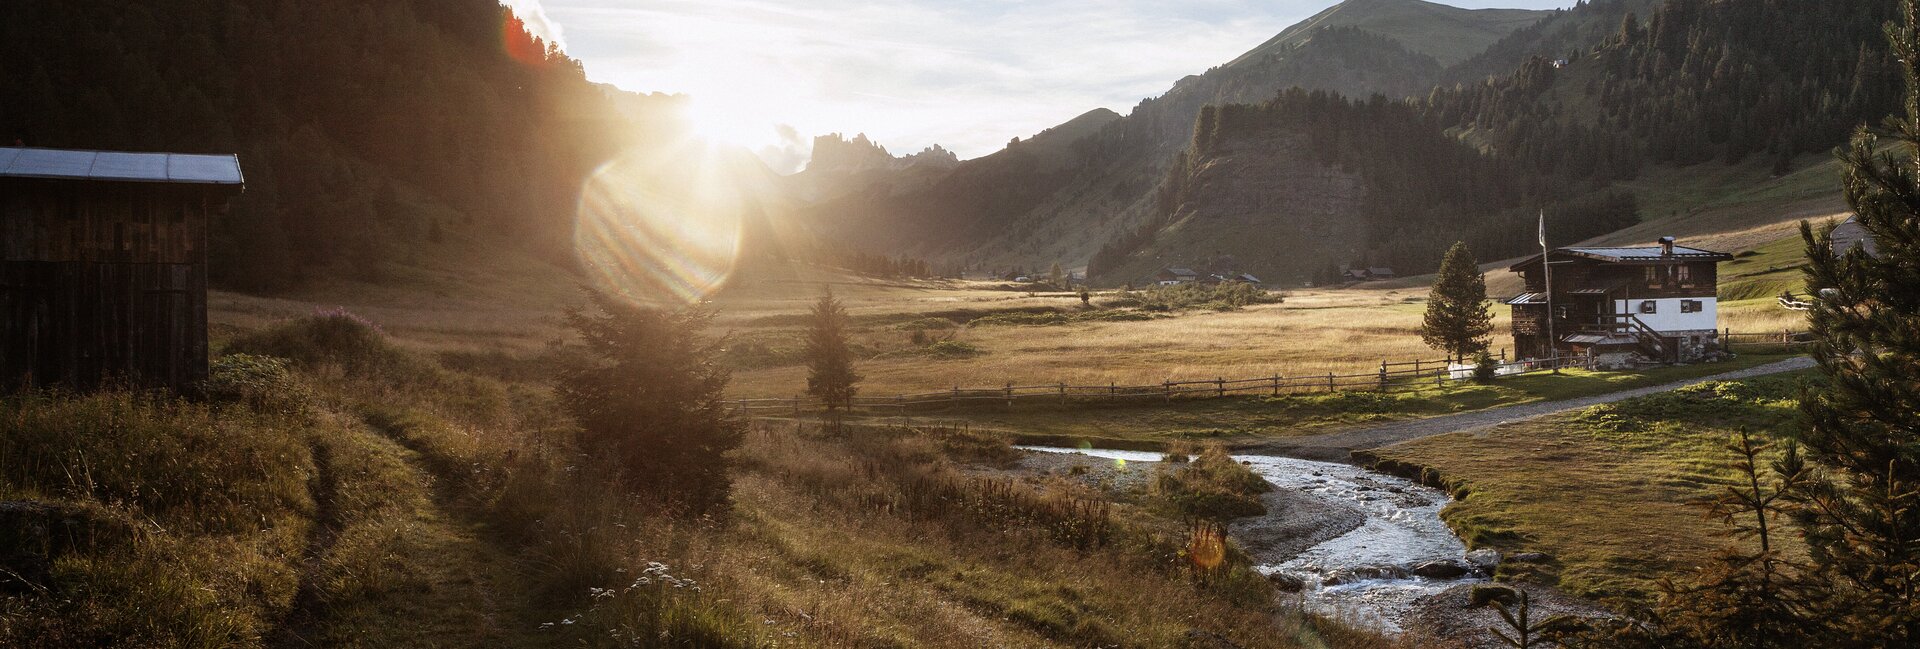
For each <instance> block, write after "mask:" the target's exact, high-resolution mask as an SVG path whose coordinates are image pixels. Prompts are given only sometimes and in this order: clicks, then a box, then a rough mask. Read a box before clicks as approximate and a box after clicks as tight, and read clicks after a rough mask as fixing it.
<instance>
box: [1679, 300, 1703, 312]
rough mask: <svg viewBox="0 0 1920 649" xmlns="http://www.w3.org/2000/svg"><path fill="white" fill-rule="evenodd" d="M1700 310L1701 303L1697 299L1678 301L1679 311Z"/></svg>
mask: <svg viewBox="0 0 1920 649" xmlns="http://www.w3.org/2000/svg"><path fill="white" fill-rule="evenodd" d="M1702 310H1703V309H1702V304H1701V303H1700V301H1699V300H1681V301H1680V312H1681V313H1699V312H1700V311H1702Z"/></svg>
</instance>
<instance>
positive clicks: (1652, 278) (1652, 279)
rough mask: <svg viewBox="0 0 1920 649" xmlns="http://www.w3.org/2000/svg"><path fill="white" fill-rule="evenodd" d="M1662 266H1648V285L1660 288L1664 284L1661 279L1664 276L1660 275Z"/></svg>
mask: <svg viewBox="0 0 1920 649" xmlns="http://www.w3.org/2000/svg"><path fill="white" fill-rule="evenodd" d="M1660 268H1661V267H1659V266H1648V267H1647V286H1648V287H1650V288H1660V285H1661V284H1662V281H1661V280H1662V278H1661V277H1660Z"/></svg>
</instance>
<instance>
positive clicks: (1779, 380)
mask: <svg viewBox="0 0 1920 649" xmlns="http://www.w3.org/2000/svg"><path fill="white" fill-rule="evenodd" d="M1811 376H1813V375H1812V373H1811V372H1800V373H1794V374H1788V375H1780V376H1771V377H1760V378H1755V379H1749V380H1745V381H1739V382H1712V383H1706V384H1702V385H1698V386H1693V387H1690V388H1686V389H1682V390H1678V391H1675V392H1669V393H1662V394H1657V395H1651V396H1647V397H1641V398H1638V399H1631V400H1627V401H1622V402H1618V403H1614V404H1607V405H1601V406H1594V407H1592V408H1587V409H1585V410H1582V411H1579V412H1575V413H1569V414H1564V415H1556V416H1552V417H1547V418H1542V419H1538V420H1532V421H1527V422H1520V423H1515V424H1509V425H1504V426H1500V427H1497V428H1494V429H1492V430H1490V431H1481V432H1474V433H1455V434H1450V435H1442V436H1437V437H1431V438H1426V439H1421V440H1415V441H1412V442H1407V443H1404V444H1399V445H1396V446H1392V447H1388V448H1386V449H1381V450H1379V451H1376V452H1375V454H1376V455H1377V457H1378V458H1379V459H1380V460H1381V462H1380V466H1381V467H1382V468H1384V469H1387V470H1391V471H1394V472H1398V473H1403V474H1406V475H1411V476H1419V477H1421V478H1423V479H1424V480H1426V481H1428V482H1430V483H1435V484H1439V485H1441V486H1444V487H1445V488H1447V489H1449V490H1451V491H1452V492H1453V493H1454V494H1455V497H1456V498H1457V500H1456V501H1455V502H1454V503H1453V504H1451V505H1448V506H1447V508H1446V509H1445V510H1444V511H1443V512H1442V514H1441V516H1442V518H1443V519H1445V520H1446V521H1447V523H1448V524H1449V525H1450V526H1452V527H1453V528H1454V530H1455V531H1457V532H1458V533H1459V534H1460V535H1461V537H1462V538H1464V539H1466V541H1467V542H1468V544H1469V545H1470V546H1472V547H1476V548H1480V547H1491V548H1496V549H1499V550H1501V551H1503V552H1506V553H1509V554H1511V553H1516V552H1542V553H1545V554H1547V555H1548V556H1549V557H1550V559H1549V560H1548V561H1547V562H1545V563H1540V564H1518V563H1509V564H1505V565H1503V566H1502V568H1501V571H1500V575H1499V576H1500V578H1502V579H1522V580H1528V581H1535V582H1540V583H1546V584H1551V585H1556V586H1558V587H1560V588H1562V589H1565V590H1567V591H1569V592H1572V593H1574V594H1577V595H1581V596H1587V597H1595V598H1599V599H1601V600H1602V601H1606V602H1609V603H1612V604H1616V605H1625V606H1631V605H1636V604H1645V603H1647V602H1648V601H1649V598H1650V596H1651V595H1652V594H1653V593H1654V592H1656V588H1655V584H1656V582H1657V581H1658V580H1659V579H1660V578H1661V577H1665V576H1669V575H1672V574H1673V573H1674V572H1676V571H1678V570H1681V569H1684V568H1686V567H1688V566H1691V565H1696V564H1698V563H1701V562H1704V561H1706V560H1707V559H1708V558H1710V557H1711V556H1712V555H1713V553H1714V552H1715V551H1716V550H1717V549H1719V548H1720V547H1723V545H1724V544H1728V543H1732V542H1733V541H1732V540H1730V539H1726V538H1724V537H1723V536H1722V532H1724V531H1725V530H1724V528H1723V527H1721V526H1720V525H1719V524H1718V523H1716V522H1714V521H1711V520H1706V519H1704V518H1703V513H1704V510H1703V509H1702V508H1701V507H1699V506H1697V505H1695V504H1694V503H1695V502H1697V501H1699V500H1701V499H1703V498H1707V497H1710V496H1711V495H1712V494H1713V493H1714V492H1716V491H1717V490H1718V489H1719V488H1720V487H1719V485H1721V484H1722V481H1723V480H1724V479H1726V478H1728V477H1730V475H1731V474H1730V473H1729V471H1728V469H1727V467H1728V464H1729V462H1730V461H1731V460H1732V458H1733V455H1732V453H1731V452H1730V451H1728V450H1726V448H1724V446H1725V444H1726V443H1727V442H1728V439H1729V438H1730V437H1731V436H1732V435H1733V433H1734V432H1735V430H1736V429H1737V428H1738V427H1742V426H1744V427H1747V428H1748V429H1749V430H1752V431H1754V432H1757V433H1760V434H1763V435H1767V436H1773V437H1792V436H1794V435H1796V434H1797V431H1798V428H1797V425H1798V424H1797V418H1796V406H1795V403H1796V396H1797V390H1798V386H1799V385H1800V383H1801V382H1802V381H1804V380H1808V378H1809V377H1811Z"/></svg>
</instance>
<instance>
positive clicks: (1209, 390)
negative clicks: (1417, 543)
mask: <svg viewBox="0 0 1920 649" xmlns="http://www.w3.org/2000/svg"><path fill="white" fill-rule="evenodd" d="M1720 336H1721V337H1720V341H1721V345H1723V346H1725V347H1726V348H1727V349H1729V350H1731V349H1733V348H1734V347H1735V346H1740V347H1751V348H1764V349H1781V348H1784V349H1785V350H1786V351H1789V352H1791V351H1794V350H1795V349H1804V348H1805V347H1806V346H1808V345H1811V344H1812V340H1813V335H1812V334H1810V333H1807V332H1795V331H1782V332H1779V333H1734V332H1733V331H1731V330H1728V331H1726V332H1724V333H1722V334H1721V335H1720ZM1495 360H1496V362H1497V368H1496V370H1497V371H1496V378H1508V377H1513V376H1521V375H1526V374H1534V373H1538V372H1549V371H1553V370H1555V369H1561V368H1570V367H1578V368H1586V369H1593V362H1594V361H1593V358H1591V357H1588V356H1563V357H1558V358H1552V359H1545V360H1508V359H1507V351H1506V350H1504V349H1502V350H1500V355H1499V357H1497V358H1496V359H1495ZM1461 364H1464V365H1468V366H1470V365H1471V363H1470V362H1469V361H1456V360H1453V359H1440V360H1411V361H1405V362H1387V361H1382V362H1381V363H1380V365H1379V367H1378V368H1377V369H1375V370H1373V371H1368V372H1361V373H1356V374H1336V373H1333V372H1328V373H1326V374H1312V375H1303V376H1280V375H1277V374H1276V375H1272V376H1262V377H1254V378H1245V379H1228V378H1225V377H1219V378H1214V379H1200V380H1188V381H1166V382H1162V383H1153V384H1146V385H1119V384H1116V383H1109V384H1107V385H1068V384H1066V383H1053V384H1038V385H1014V384H1012V383H1008V384H1007V385H1005V386H995V387H961V386H954V387H953V389H951V390H940V391H935V392H920V393H916V394H899V395H894V396H891V397H879V396H862V397H855V398H854V399H853V403H852V404H851V408H850V409H851V410H856V411H867V412H891V413H900V412H908V411H915V410H942V409H947V408H954V407H964V406H996V405H997V406H1007V407H1011V406H1014V405H1016V404H1022V403H1052V404H1058V405H1065V404H1070V403H1102V402H1106V403H1124V402H1135V401H1149V400H1160V401H1167V402H1172V401H1175V400H1186V399H1217V398H1222V397H1227V396H1252V395H1267V396H1280V395H1284V394H1312V393H1331V392H1340V391H1365V392H1399V391H1410V390H1420V389H1425V388H1430V387H1442V386H1445V385H1446V384H1447V383H1449V382H1457V381H1463V380H1471V379H1472V376H1473V372H1472V369H1471V367H1467V368H1465V369H1461V368H1458V367H1456V365H1461ZM728 405H729V406H730V408H731V409H732V410H733V411H734V412H736V413H740V414H746V415H754V414H796V415H797V414H800V413H803V412H806V411H810V410H823V409H825V404H823V403H822V402H821V401H820V400H819V399H815V398H811V397H799V398H787V399H782V398H770V399H733V400H730V401H728Z"/></svg>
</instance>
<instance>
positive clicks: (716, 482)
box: [555, 291, 744, 514]
mask: <svg viewBox="0 0 1920 649" xmlns="http://www.w3.org/2000/svg"><path fill="white" fill-rule="evenodd" d="M588 297H589V298H590V299H591V301H592V306H593V309H592V310H591V311H575V312H572V313H569V314H568V320H569V322H570V323H571V324H572V325H573V328H574V330H576V331H578V332H579V333H580V337H581V339H582V340H583V341H585V343H586V346H587V349H589V350H591V351H592V352H593V353H594V355H595V356H597V357H598V358H599V360H600V362H597V363H593V364H591V365H587V366H583V367H579V368H576V369H573V370H570V371H568V372H567V373H566V374H565V375H563V376H562V377H561V380H560V382H559V384H558V386H557V387H556V389H555V392H556V394H557V395H558V396H559V399H560V402H561V403H562V404H564V405H565V406H566V407H567V410H568V411H569V412H570V413H572V414H573V417H574V419H575V420H576V421H577V422H578V423H579V425H580V429H581V432H580V441H581V446H582V447H583V448H584V449H586V450H588V451H590V453H591V455H593V456H594V457H596V458H601V459H604V460H605V461H606V462H607V465H606V468H607V469H608V470H610V471H611V472H612V473H613V475H614V476H615V477H616V478H617V479H618V480H619V481H620V482H621V483H622V484H623V485H625V486H627V487H629V488H631V489H633V490H634V491H635V492H637V493H645V494H651V495H655V496H658V497H659V498H661V499H662V500H663V501H665V502H668V503H672V504H673V505H675V506H677V507H678V508H679V509H680V510H681V511H684V512H686V513H690V514H700V513H709V512H713V511H716V510H724V509H725V507H726V503H727V494H728V492H729V484H730V483H729V478H728V475H727V467H728V464H729V461H728V459H727V452H728V451H731V450H733V449H734V448H735V447H737V446H739V445H740V440H741V437H742V435H743V433H744V430H743V429H742V427H741V426H740V423H739V422H738V420H736V419H734V418H733V417H732V416H730V414H729V413H728V412H727V407H726V402H725V400H724V397H725V395H724V392H725V391H726V387H727V382H728V380H729V379H730V378H731V377H730V376H729V374H728V372H727V369H726V368H725V367H722V366H720V365H719V364H718V363H717V362H716V361H717V359H718V358H719V355H720V347H721V344H722V342H723V341H721V340H715V339H713V338H710V337H708V336H706V335H705V334H704V333H703V332H704V331H705V330H706V329H707V326H708V324H709V323H710V321H711V319H712V312H710V311H707V310H705V309H701V308H698V307H689V308H683V309H678V310H671V309H658V308H650V307H643V306H636V305H632V304H628V303H626V302H623V301H621V300H619V299H617V298H614V297H612V296H609V295H607V294H604V293H600V292H597V291H595V292H591V293H589V294H588Z"/></svg>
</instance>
